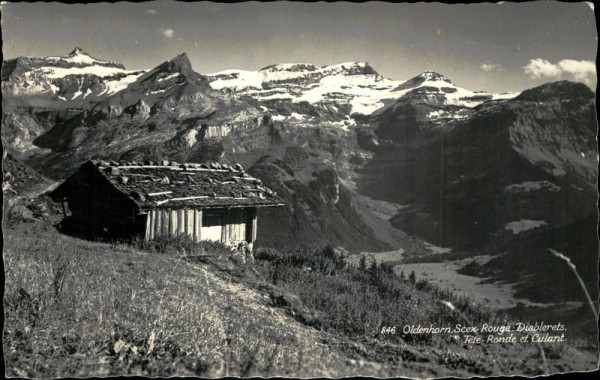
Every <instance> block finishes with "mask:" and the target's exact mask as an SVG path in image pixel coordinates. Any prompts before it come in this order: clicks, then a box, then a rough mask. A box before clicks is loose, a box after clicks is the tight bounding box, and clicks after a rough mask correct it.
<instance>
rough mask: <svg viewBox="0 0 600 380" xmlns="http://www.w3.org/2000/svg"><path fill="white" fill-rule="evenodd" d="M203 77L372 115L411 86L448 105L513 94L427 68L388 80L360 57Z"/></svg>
mask: <svg viewBox="0 0 600 380" xmlns="http://www.w3.org/2000/svg"><path fill="white" fill-rule="evenodd" d="M207 76H208V78H209V80H210V81H211V86H212V87H213V88H215V89H222V88H229V89H233V90H235V91H238V92H240V93H243V94H247V95H250V96H252V97H254V98H256V99H259V100H272V99H280V100H283V99H288V100H291V101H293V102H302V101H307V102H310V103H318V102H328V101H336V102H340V103H346V104H350V105H351V107H352V112H353V113H360V114H364V115H369V114H372V113H373V112H375V111H376V110H378V109H380V108H382V107H383V106H384V105H386V104H387V103H389V102H390V101H391V100H394V99H398V98H400V97H402V96H403V95H405V94H407V93H408V92H410V91H412V90H415V89H417V88H426V89H427V90H428V91H431V92H432V93H442V94H445V102H446V104H448V105H456V106H462V107H470V108H472V107H475V106H477V105H478V104H481V103H482V102H483V101H485V100H492V99H510V98H514V97H515V96H517V95H518V93H505V94H489V93H487V92H484V91H476V92H475V91H470V90H465V89H464V88H460V87H457V86H455V85H454V84H453V83H452V82H451V81H450V80H449V79H447V78H445V77H444V76H443V75H440V74H437V73H435V72H432V71H426V72H424V73H422V74H420V75H418V76H417V77H415V78H412V79H411V80H408V81H399V80H392V79H388V78H384V77H382V76H381V75H379V74H378V73H377V72H376V71H375V69H374V68H373V67H371V66H370V65H369V64H368V63H366V62H346V63H340V64H337V65H332V66H323V67H316V66H314V65H311V64H292V63H287V64H278V65H271V66H267V67H265V68H263V69H261V70H259V71H242V70H226V71H222V72H218V73H214V74H208V75H207ZM433 117H435V116H433Z"/></svg>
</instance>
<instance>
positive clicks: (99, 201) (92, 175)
mask: <svg viewBox="0 0 600 380" xmlns="http://www.w3.org/2000/svg"><path fill="white" fill-rule="evenodd" d="M57 193H58V194H57V196H58V198H60V199H61V200H66V205H65V206H66V207H65V209H66V211H67V213H68V214H69V213H70V215H68V216H67V218H66V219H65V225H66V226H67V228H69V229H72V230H73V231H75V232H77V233H80V234H83V235H85V236H88V237H102V238H115V239H118V238H126V237H131V236H141V237H143V236H144V232H145V228H146V215H139V210H138V208H137V205H136V204H135V203H134V202H133V201H131V200H130V199H129V198H127V197H126V196H125V195H124V194H122V193H121V192H119V191H118V190H116V189H115V188H114V187H113V186H112V184H111V183H110V182H109V181H108V180H107V179H106V178H105V177H103V176H102V175H101V174H99V173H98V172H97V169H96V168H95V167H94V166H93V164H91V163H88V164H85V165H83V166H82V167H81V168H80V169H79V170H78V171H77V172H75V174H73V175H72V176H71V177H69V179H68V180H67V181H66V182H65V183H64V184H62V185H61V186H60V188H58V189H57Z"/></svg>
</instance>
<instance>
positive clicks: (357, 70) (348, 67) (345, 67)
mask: <svg viewBox="0 0 600 380" xmlns="http://www.w3.org/2000/svg"><path fill="white" fill-rule="evenodd" d="M321 70H323V72H324V73H325V74H327V75H339V74H342V75H378V73H377V71H375V69H374V68H373V67H372V66H371V65H369V63H367V62H344V63H339V64H337V65H331V66H323V68H322V69H321Z"/></svg>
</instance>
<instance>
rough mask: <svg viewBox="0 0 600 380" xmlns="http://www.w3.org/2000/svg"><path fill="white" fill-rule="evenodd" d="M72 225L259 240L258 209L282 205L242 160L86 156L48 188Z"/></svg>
mask: <svg viewBox="0 0 600 380" xmlns="http://www.w3.org/2000/svg"><path fill="white" fill-rule="evenodd" d="M50 196H51V197H52V199H53V200H54V201H56V202H61V203H62V209H63V213H64V214H65V218H66V220H68V221H69V222H70V223H69V225H71V226H75V227H76V228H77V229H79V230H80V231H81V232H86V233H88V234H90V233H91V234H96V235H98V234H102V235H106V236H110V237H127V236H132V235H137V236H144V237H145V239H146V240H152V239H154V238H156V237H159V236H178V235H188V236H189V237H190V238H192V239H193V240H194V241H200V240H213V241H220V242H223V243H230V244H236V243H239V242H243V241H246V242H248V245H249V247H250V249H251V248H252V243H254V241H255V240H256V232H257V231H256V227H257V209H258V208H259V207H273V206H283V205H284V203H283V201H282V200H281V198H279V197H278V196H277V194H276V193H275V192H273V191H271V190H270V189H268V188H266V187H264V186H263V185H262V183H261V181H260V180H259V179H256V178H254V177H252V176H250V175H248V174H247V173H246V172H245V171H244V169H243V168H242V166H241V165H239V164H235V165H227V164H219V163H216V162H212V163H203V164H198V163H183V164H179V163H176V162H169V161H161V162H158V163H155V162H145V163H143V164H142V163H138V162H132V161H129V162H124V161H120V162H115V161H104V160H91V161H88V162H86V163H85V164H83V165H82V166H81V167H80V168H79V169H78V170H77V171H76V172H75V173H73V174H72V175H71V176H70V177H69V178H67V179H66V180H65V181H64V182H63V183H62V184H61V185H60V186H59V187H57V188H56V189H55V190H54V191H52V193H51V194H50Z"/></svg>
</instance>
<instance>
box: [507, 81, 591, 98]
mask: <svg viewBox="0 0 600 380" xmlns="http://www.w3.org/2000/svg"><path fill="white" fill-rule="evenodd" d="M565 99H566V100H577V101H588V100H591V99H594V93H593V92H592V90H590V88H589V87H588V86H586V85H585V84H583V83H576V82H570V81H566V80H563V81H558V82H551V83H545V84H543V85H541V86H538V87H535V88H532V89H529V90H525V91H523V92H522V93H521V94H520V95H519V96H517V97H516V98H515V100H525V101H549V100H565Z"/></svg>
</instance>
